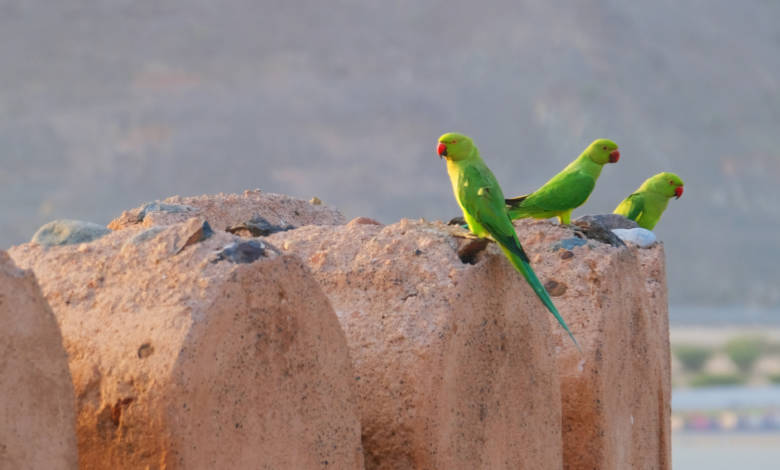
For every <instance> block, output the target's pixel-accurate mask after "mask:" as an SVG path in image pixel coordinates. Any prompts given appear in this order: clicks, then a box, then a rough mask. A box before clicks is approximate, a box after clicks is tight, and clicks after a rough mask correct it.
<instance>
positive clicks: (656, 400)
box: [516, 220, 671, 470]
mask: <svg viewBox="0 0 780 470" xmlns="http://www.w3.org/2000/svg"><path fill="white" fill-rule="evenodd" d="M516 225H517V227H518V235H519V236H520V239H521V240H522V241H523V246H524V247H525V249H526V251H527V252H528V254H529V256H530V257H531V259H532V260H534V261H535V263H534V264H533V267H534V269H535V270H536V272H537V274H538V275H539V278H540V279H542V280H543V281H545V280H548V279H553V278H554V279H555V280H556V281H557V282H559V283H565V284H566V285H567V286H568V288H567V289H566V292H565V293H564V294H563V295H561V296H559V297H556V298H555V304H556V306H557V307H558V310H559V311H560V312H561V315H563V317H564V319H565V320H566V322H567V323H568V324H569V327H570V328H571V330H572V332H573V333H574V335H575V336H576V337H577V340H578V341H579V343H580V345H581V346H582V349H583V353H582V354H580V353H579V352H578V351H577V350H576V349H575V347H574V346H573V345H572V344H571V341H570V340H569V338H568V336H567V335H566V333H565V332H564V331H563V330H562V329H561V328H559V327H554V328H553V333H554V335H555V337H556V343H557V345H558V347H559V350H560V353H559V354H558V364H559V368H560V374H561V387H562V389H561V394H562V398H563V446H564V468H566V469H572V470H574V469H583V468H587V469H590V468H598V469H600V470H610V469H621V470H622V469H627V468H631V469H668V468H669V466H670V440H669V420H670V394H671V389H670V380H671V379H670V357H669V323H668V311H667V299H666V279H665V271H664V261H663V260H664V253H663V246H662V245H660V244H659V245H656V247H655V248H651V249H646V250H639V249H638V248H636V247H633V248H632V247H621V248H614V247H611V246H609V245H605V244H601V243H588V244H587V245H585V246H580V247H574V248H572V249H571V251H572V252H573V253H574V256H573V257H572V258H569V259H565V260H564V259H561V257H559V256H549V255H548V253H549V251H548V249H547V247H549V246H550V245H555V244H556V243H559V242H560V241H561V240H565V239H568V238H570V237H571V236H572V231H571V229H569V228H567V227H561V226H557V225H553V224H550V223H547V222H543V221H529V220H524V221H519V222H518V223H517V224H516ZM550 321H551V322H552V324H553V325H555V323H554V320H553V319H552V318H550Z"/></svg>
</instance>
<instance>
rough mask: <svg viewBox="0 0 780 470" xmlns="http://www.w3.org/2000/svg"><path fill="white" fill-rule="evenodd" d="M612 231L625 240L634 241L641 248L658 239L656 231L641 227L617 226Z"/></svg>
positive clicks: (650, 244)
mask: <svg viewBox="0 0 780 470" xmlns="http://www.w3.org/2000/svg"><path fill="white" fill-rule="evenodd" d="M612 233H614V234H615V235H617V236H618V237H619V238H620V239H621V240H623V241H624V242H628V243H633V244H634V245H637V246H638V247H640V248H648V247H650V246H652V245H653V244H654V243H655V242H656V240H657V238H656V236H655V233H653V232H651V231H650V230H647V229H645V228H641V227H637V228H631V229H625V228H616V229H612Z"/></svg>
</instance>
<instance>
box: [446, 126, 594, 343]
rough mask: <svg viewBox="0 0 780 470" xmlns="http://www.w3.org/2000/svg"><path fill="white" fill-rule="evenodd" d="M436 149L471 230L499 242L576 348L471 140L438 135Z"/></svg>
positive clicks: (499, 191) (459, 136)
mask: <svg viewBox="0 0 780 470" xmlns="http://www.w3.org/2000/svg"><path fill="white" fill-rule="evenodd" d="M437 152H438V154H439V156H440V157H442V158H445V159H446V160H447V173H449V175H450V180H451V181H452V190H453V192H454V193H455V199H456V200H457V201H458V205H460V208H461V210H462V211H463V217H464V218H465V220H466V223H467V224H468V227H469V229H470V230H471V232H472V233H474V235H476V236H478V237H481V238H485V237H488V236H490V237H492V238H493V240H495V241H496V243H498V246H499V247H501V250H502V251H503V252H504V254H505V255H506V257H507V258H509V261H510V262H511V263H512V265H513V266H514V267H515V269H517V271H519V272H520V274H522V275H523V277H524V278H525V279H526V281H527V282H528V284H530V285H531V288H532V289H533V290H534V292H535V293H536V295H537V296H538V297H539V299H541V301H542V303H543V304H544V306H545V307H547V309H548V310H549V311H550V312H551V313H552V314H553V315H554V316H555V318H556V319H557V320H558V323H560V325H561V326H562V327H563V329H564V330H566V332H567V333H568V334H569V336H570V337H571V339H572V341H574V344H575V345H576V346H577V348H578V349H579V345H578V344H577V340H576V339H574V335H572V333H571V331H570V330H569V327H568V326H567V325H566V322H565V321H563V318H562V317H561V315H560V313H558V309H556V308H555V305H554V304H553V302H552V299H550V295H549V294H548V293H547V290H546V289H545V288H544V286H543V285H542V283H541V282H539V278H537V277H536V274H535V273H534V271H533V270H532V269H531V266H530V264H529V262H530V261H529V259H528V256H527V255H526V254H525V251H524V250H523V247H522V246H521V245H520V240H518V238H517V233H515V228H514V226H513V225H512V221H511V220H510V219H509V216H508V215H507V213H506V206H505V203H504V194H503V192H502V191H501V187H500V186H499V185H498V181H496V177H495V176H493V173H492V172H491V171H490V169H489V168H488V167H487V166H486V165H485V162H483V161H482V158H481V157H480V156H479V150H478V149H477V147H476V146H475V145H474V142H473V141H472V140H471V139H470V138H468V137H466V136H465V135H462V134H456V133H448V134H444V135H443V136H441V137H439V145H438V147H437Z"/></svg>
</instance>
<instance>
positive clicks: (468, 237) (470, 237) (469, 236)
mask: <svg viewBox="0 0 780 470" xmlns="http://www.w3.org/2000/svg"><path fill="white" fill-rule="evenodd" d="M452 236H453V237H457V238H464V239H466V240H486V239H484V238H482V237H478V236H476V235H474V234H473V233H471V232H469V231H468V229H466V231H465V232H463V233H453V234H452Z"/></svg>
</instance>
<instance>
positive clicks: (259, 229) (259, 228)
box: [225, 215, 295, 237]
mask: <svg viewBox="0 0 780 470" xmlns="http://www.w3.org/2000/svg"><path fill="white" fill-rule="evenodd" d="M294 228H295V227H293V226H292V225H273V224H272V223H271V222H269V221H267V220H266V219H265V218H263V217H260V216H259V215H255V216H254V217H252V218H251V219H249V220H248V221H246V222H242V223H240V224H237V225H233V226H231V227H228V228H226V229H225V231H226V232H229V233H234V234H235V233H238V232H241V231H244V230H246V231H247V232H249V233H250V234H251V235H252V236H253V237H267V236H268V235H271V234H272V233H277V232H286V231H287V230H292V229H294Z"/></svg>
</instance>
